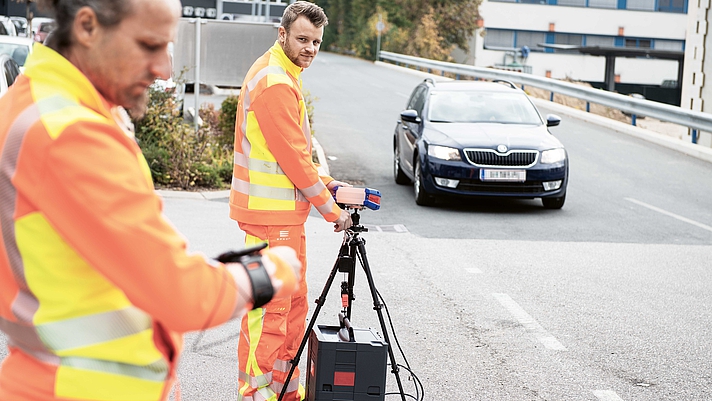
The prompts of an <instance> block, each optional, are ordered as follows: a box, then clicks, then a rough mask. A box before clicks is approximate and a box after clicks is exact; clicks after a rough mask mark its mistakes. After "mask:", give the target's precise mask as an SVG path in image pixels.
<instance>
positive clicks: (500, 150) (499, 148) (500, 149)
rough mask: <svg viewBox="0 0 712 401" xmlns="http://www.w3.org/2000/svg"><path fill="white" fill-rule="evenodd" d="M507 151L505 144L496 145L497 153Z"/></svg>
mask: <svg viewBox="0 0 712 401" xmlns="http://www.w3.org/2000/svg"><path fill="white" fill-rule="evenodd" d="M506 151H507V146H506V145H499V146H497V152H499V153H504V152H506Z"/></svg>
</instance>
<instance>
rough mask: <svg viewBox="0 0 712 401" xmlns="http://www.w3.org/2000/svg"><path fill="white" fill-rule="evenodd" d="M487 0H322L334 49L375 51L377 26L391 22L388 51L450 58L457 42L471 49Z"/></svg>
mask: <svg viewBox="0 0 712 401" xmlns="http://www.w3.org/2000/svg"><path fill="white" fill-rule="evenodd" d="M480 2H481V0H316V3H318V4H319V5H321V6H322V7H323V8H324V10H325V11H326V13H327V15H328V16H329V21H330V23H329V26H327V28H326V30H325V33H324V46H326V48H327V49H329V50H336V51H342V52H347V53H354V54H356V55H358V56H360V57H364V58H372V57H373V56H374V55H375V41H376V35H377V32H376V29H375V24H376V21H377V20H378V15H379V14H380V15H381V17H382V20H383V22H384V23H385V25H386V29H385V31H384V32H383V33H382V46H381V47H382V49H383V50H388V51H393V52H397V53H405V54H410V55H414V56H420V57H426V58H431V59H436V60H449V59H450V56H449V55H450V52H451V51H452V49H453V48H454V47H455V46H458V47H460V48H461V49H463V50H468V47H469V46H468V40H469V38H470V36H471V35H472V34H473V33H474V31H475V29H476V19H477V17H478V16H479V13H478V7H479V4H480Z"/></svg>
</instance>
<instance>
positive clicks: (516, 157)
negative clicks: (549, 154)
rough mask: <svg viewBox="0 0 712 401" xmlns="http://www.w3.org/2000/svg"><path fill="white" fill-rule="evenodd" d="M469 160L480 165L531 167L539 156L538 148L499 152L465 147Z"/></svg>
mask: <svg viewBox="0 0 712 401" xmlns="http://www.w3.org/2000/svg"><path fill="white" fill-rule="evenodd" d="M465 156H466V157H467V161H469V162H470V163H472V164H474V165H475V166H479V167H487V166H505V167H531V166H533V165H534V164H535V163H536V160H537V158H538V157H539V151H537V150H510V151H509V152H507V153H498V152H497V151H495V150H494V149H465Z"/></svg>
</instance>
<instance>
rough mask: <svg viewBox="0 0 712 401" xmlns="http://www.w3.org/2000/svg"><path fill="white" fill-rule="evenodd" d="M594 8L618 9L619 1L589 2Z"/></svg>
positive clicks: (601, 0)
mask: <svg viewBox="0 0 712 401" xmlns="http://www.w3.org/2000/svg"><path fill="white" fill-rule="evenodd" d="M588 6H589V7H592V8H618V0H588Z"/></svg>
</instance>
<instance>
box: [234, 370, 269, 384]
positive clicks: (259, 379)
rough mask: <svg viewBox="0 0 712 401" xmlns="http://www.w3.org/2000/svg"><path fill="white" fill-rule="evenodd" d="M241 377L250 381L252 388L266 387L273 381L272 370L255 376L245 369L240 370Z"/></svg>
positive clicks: (245, 380) (247, 381) (246, 381)
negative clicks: (244, 370)
mask: <svg viewBox="0 0 712 401" xmlns="http://www.w3.org/2000/svg"><path fill="white" fill-rule="evenodd" d="M239 377H240V379H242V381H244V382H245V383H248V384H249V385H250V387H252V388H259V387H265V386H268V385H269V384H270V383H271V382H272V372H267V373H265V374H263V375H259V376H256V377H253V376H250V375H249V374H247V373H245V372H243V371H240V373H239Z"/></svg>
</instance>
